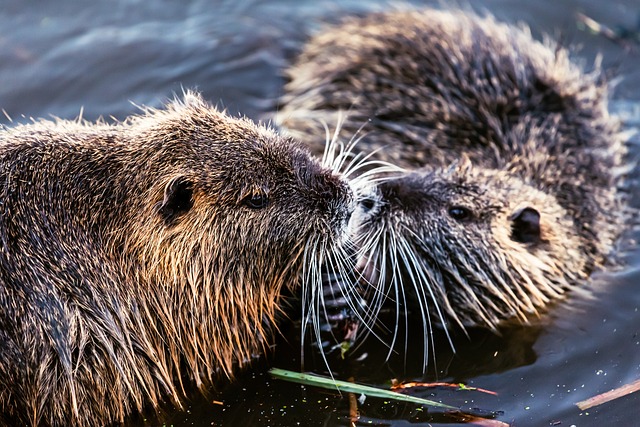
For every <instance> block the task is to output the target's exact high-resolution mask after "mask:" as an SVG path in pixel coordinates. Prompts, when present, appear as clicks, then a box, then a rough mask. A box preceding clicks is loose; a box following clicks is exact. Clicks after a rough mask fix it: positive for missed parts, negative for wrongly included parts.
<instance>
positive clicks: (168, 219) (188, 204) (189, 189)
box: [158, 176, 193, 225]
mask: <svg viewBox="0 0 640 427" xmlns="http://www.w3.org/2000/svg"><path fill="white" fill-rule="evenodd" d="M192 207H193V183H192V182H191V181H190V180H189V179H188V178H187V177H184V176H179V177H176V178H173V179H172V180H171V181H169V183H168V184H167V185H166V187H165V188H164V199H163V200H162V202H161V203H160V204H159V207H158V213H159V214H160V216H161V217H162V218H163V219H164V222H165V223H166V224H167V225H172V224H173V223H174V222H175V220H176V219H177V218H178V217H179V216H180V215H182V214H184V213H186V212H188V211H189V210H190V209H191V208H192Z"/></svg>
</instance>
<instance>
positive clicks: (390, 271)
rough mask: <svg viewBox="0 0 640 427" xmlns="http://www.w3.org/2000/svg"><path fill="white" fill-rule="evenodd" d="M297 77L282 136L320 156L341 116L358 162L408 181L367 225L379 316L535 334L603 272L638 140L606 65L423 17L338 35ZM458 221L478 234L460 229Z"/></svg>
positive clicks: (390, 184) (448, 17) (514, 32)
mask: <svg viewBox="0 0 640 427" xmlns="http://www.w3.org/2000/svg"><path fill="white" fill-rule="evenodd" d="M286 74H287V76H288V78H289V80H290V81H289V82H288V83H287V85H286V93H285V95H284V96H283V97H282V98H281V100H280V101H281V102H280V105H279V110H278V112H277V115H276V122H277V123H278V124H279V125H280V126H281V127H282V128H284V129H286V130H287V131H288V132H289V133H290V134H292V135H294V136H296V137H298V138H300V139H302V140H303V141H304V142H305V143H307V144H308V145H309V146H310V147H312V149H313V150H314V151H318V150H319V149H320V146H319V141H318V139H317V138H315V135H317V134H318V132H319V130H320V128H321V126H323V124H324V123H329V124H331V125H332V124H333V123H334V120H335V117H336V112H339V111H341V112H343V114H345V115H346V119H344V120H343V122H342V124H341V132H342V133H343V134H344V135H347V136H348V135H350V134H354V133H357V134H358V135H359V137H360V139H361V142H360V144H359V145H358V149H359V150H363V151H364V152H365V153H370V156H371V157H370V158H372V159H378V160H384V161H387V162H390V163H393V164H394V165H396V166H399V167H402V168H405V169H406V172H405V173H404V174H401V175H397V174H396V175H395V176H392V177H390V178H389V180H387V181H386V182H382V183H381V184H380V185H379V192H378V196H377V197H375V199H376V203H377V206H376V207H375V208H374V209H372V210H371V212H370V214H369V215H368V216H366V215H365V216H362V218H364V221H363V222H362V223H361V226H360V232H359V233H360V236H359V239H360V241H359V245H360V253H359V256H360V258H361V259H360V270H361V272H363V274H364V275H365V276H367V277H368V278H369V280H370V281H371V282H372V284H373V286H374V289H375V290H374V292H373V294H374V296H373V297H372V298H373V301H374V303H373V307H374V310H373V311H372V313H369V314H368V316H375V308H376V307H379V306H380V305H381V304H382V303H383V302H384V301H389V300H391V301H393V303H395V304H397V307H398V310H406V306H407V304H409V305H414V306H416V305H417V308H415V309H414V311H413V313H414V314H415V313H419V314H418V316H421V317H422V321H423V322H424V324H425V330H427V331H428V330H430V328H431V325H432V324H433V323H434V322H435V323H444V324H446V325H451V324H458V325H460V326H462V327H466V326H468V325H481V326H487V327H490V328H495V327H496V326H497V325H498V324H499V323H500V322H502V321H504V320H505V319H510V318H514V317H515V318H516V319H520V320H522V321H526V319H527V317H528V316H530V315H532V314H536V313H538V312H539V311H540V310H541V309H542V308H543V307H545V306H547V305H548V304H549V302H550V301H553V300H555V299H557V298H558V297H559V296H561V295H563V294H564V293H565V292H566V290H568V289H570V288H572V287H574V286H576V285H578V284H580V283H582V282H583V280H584V279H586V278H587V277H588V276H589V274H590V273H591V272H592V271H593V270H594V269H595V268H598V267H601V266H602V265H603V263H604V262H605V260H606V258H607V256H608V254H609V253H610V251H611V248H612V246H613V244H614V241H615V239H616V238H617V236H618V235H619V233H620V231H621V229H622V225H623V223H624V220H623V219H624V216H625V214H627V213H628V211H626V209H627V208H626V207H625V200H624V196H623V195H622V193H621V192H620V191H618V187H619V186H620V184H621V182H622V180H623V174H624V172H625V168H626V167H627V166H626V165H625V164H624V161H623V157H624V154H625V151H626V149H625V147H624V144H623V142H624V139H625V137H626V136H628V135H625V134H623V133H621V131H620V126H619V123H618V121H617V120H616V119H615V118H612V117H610V116H609V114H608V111H607V101H608V99H607V98H608V84H607V82H606V79H605V77H604V76H603V74H602V72H601V70H600V69H599V65H598V64H596V66H595V70H594V71H592V72H590V73H585V72H583V71H582V70H581V68H580V67H579V66H577V65H575V64H574V63H572V62H571V61H570V59H569V52H568V50H567V49H565V48H563V47H562V46H560V45H558V44H556V43H554V42H552V41H551V40H545V42H538V41H535V40H534V39H533V38H532V37H531V34H530V31H529V29H528V28H525V27H514V26H510V25H506V24H503V23H500V22H497V21H496V20H495V19H494V18H493V17H491V16H484V17H481V16H478V15H475V14H473V13H469V12H462V11H440V10H435V9H425V10H413V11H394V12H386V13H374V14H370V15H368V16H365V17H363V18H347V19H345V20H344V22H343V23H342V24H340V25H337V26H328V27H325V28H323V29H322V30H321V32H319V33H318V34H317V35H316V36H314V37H313V38H312V39H311V40H310V41H309V42H308V43H307V44H306V46H305V47H304V49H303V51H302V53H301V54H300V56H299V58H298V59H297V61H296V63H295V64H294V65H293V66H292V67H290V68H289V69H288V70H287V71H286ZM325 126H326V125H325ZM463 157H464V159H462V160H461V158H463ZM387 172H388V171H385V173H384V175H385V176H386V175H388V173H387ZM382 176H383V175H382V174H381V177H382ZM385 179H386V178H385ZM456 205H462V206H464V207H467V208H468V209H470V211H471V212H472V214H473V215H472V217H471V218H470V220H469V221H466V222H465V223H460V222H457V221H455V220H453V219H452V218H451V217H450V216H449V215H448V212H447V209H449V208H450V207H452V206H456ZM525 207H531V208H534V209H536V210H537V211H538V212H540V213H541V214H542V218H541V222H540V233H541V241H540V243H538V244H533V243H520V242H517V241H514V240H513V239H512V237H511V232H512V227H513V221H512V219H513V215H514V214H515V213H517V212H518V210H521V209H523V208H525ZM416 303H417V304H416Z"/></svg>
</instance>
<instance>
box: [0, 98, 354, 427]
mask: <svg viewBox="0 0 640 427" xmlns="http://www.w3.org/2000/svg"><path fill="white" fill-rule="evenodd" d="M0 164H1V165H2V168H1V172H0V209H1V212H2V216H1V219H0V307H1V310H0V372H1V373H2V375H0V420H3V421H4V422H6V423H7V424H20V425H33V426H35V425H79V426H86V425H104V424H107V423H112V422H121V421H123V419H124V418H125V416H127V414H129V413H131V412H136V411H140V410H142V409H143V408H144V407H145V406H147V405H150V406H153V407H156V406H157V405H158V403H159V402H160V401H161V400H162V399H163V398H164V397H169V398H171V399H173V400H174V401H176V402H179V399H180V397H181V396H182V394H183V390H184V383H183V381H194V382H195V383H196V384H197V385H198V386H201V385H202V384H203V382H208V381H209V380H212V379H214V378H216V377H224V376H227V377H229V376H231V375H232V372H233V369H234V366H238V365H239V366H242V365H245V364H246V363H247V361H248V360H249V359H250V358H251V356H252V355H254V354H256V353H258V352H260V351H261V350H264V348H265V347H266V346H267V345H268V341H267V339H268V337H269V326H268V324H269V323H270V321H271V320H273V318H274V315H275V314H276V313H277V312H278V310H279V308H278V303H279V294H280V290H281V289H282V288H283V287H292V286H294V285H295V284H296V282H297V280H298V276H299V275H300V272H301V270H302V268H303V264H304V265H305V266H306V268H307V269H309V268H311V269H313V268H314V267H313V265H314V263H317V262H319V259H320V258H321V257H327V256H332V251H334V250H337V248H339V247H341V246H340V245H342V244H343V243H345V236H347V223H348V221H349V218H350V216H351V213H352V211H353V210H354V205H355V198H354V194H353V189H352V188H351V185H350V184H348V183H347V182H346V181H345V180H344V179H343V178H342V177H340V176H339V175H337V174H335V173H333V172H332V171H331V170H329V169H327V168H324V167H323V166H321V165H320V163H319V162H317V161H315V160H312V158H311V157H310V155H309V154H308V151H307V150H306V149H304V148H302V147H300V146H299V145H298V144H295V143H294V142H293V141H291V140H289V139H287V138H282V137H280V136H278V135H277V134H276V133H274V132H273V131H272V130H270V129H267V128H266V127H262V126H257V125H255V124H253V123H252V122H251V121H249V120H247V119H236V118H231V117H228V116H226V115H225V114H223V113H221V112H218V111H217V110H216V109H214V108H212V107H209V106H208V105H207V104H206V103H205V102H204V101H203V100H202V99H201V98H200V97H199V96H198V95H195V94H187V95H186V96H185V99H184V101H183V102H179V101H176V102H174V103H171V104H170V105H168V106H167V108H166V109H164V110H155V109H147V110H145V112H144V114H142V115H140V116H137V117H132V118H130V119H127V120H126V121H124V122H122V123H118V124H114V125H109V124H106V123H86V122H82V121H80V120H78V121H64V120H56V121H36V122H34V123H32V124H27V125H18V126H15V127H13V128H8V129H7V128H5V129H2V131H1V132H0ZM316 268H317V267H316Z"/></svg>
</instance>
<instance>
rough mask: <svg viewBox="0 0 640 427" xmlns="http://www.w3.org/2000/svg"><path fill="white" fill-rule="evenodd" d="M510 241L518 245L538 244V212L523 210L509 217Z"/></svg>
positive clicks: (531, 209)
mask: <svg viewBox="0 0 640 427" xmlns="http://www.w3.org/2000/svg"><path fill="white" fill-rule="evenodd" d="M510 219H511V239H512V240H514V241H516V242H520V243H539V242H540V240H541V236H540V212H538V211H537V210H535V209H534V208H524V209H521V210H519V211H516V212H514V213H513V215H511V218H510Z"/></svg>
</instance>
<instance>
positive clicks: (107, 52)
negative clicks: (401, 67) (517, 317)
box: [0, 0, 640, 427]
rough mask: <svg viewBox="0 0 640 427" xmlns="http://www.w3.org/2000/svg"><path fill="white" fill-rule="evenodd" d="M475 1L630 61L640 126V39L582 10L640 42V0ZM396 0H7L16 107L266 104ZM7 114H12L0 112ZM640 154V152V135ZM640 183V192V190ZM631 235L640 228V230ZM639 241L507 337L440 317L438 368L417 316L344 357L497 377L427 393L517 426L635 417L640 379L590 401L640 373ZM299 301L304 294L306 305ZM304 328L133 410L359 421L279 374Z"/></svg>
mask: <svg viewBox="0 0 640 427" xmlns="http://www.w3.org/2000/svg"><path fill="white" fill-rule="evenodd" d="M413 3H416V4H421V3H422V2H418V1H415V2H413ZM435 3H436V2H424V4H435ZM469 3H471V2H469ZM473 6H474V7H475V8H477V9H486V10H489V11H491V12H492V13H494V14H496V16H497V17H498V18H499V19H502V20H504V21H507V22H526V23H527V24H528V25H530V26H531V27H532V31H533V33H534V35H536V36H539V35H540V34H542V33H548V34H551V35H552V36H555V37H561V38H562V40H563V41H564V43H565V44H570V45H574V44H577V45H581V46H582V49H581V50H580V51H579V53H578V54H577V55H576V57H577V58H578V59H579V60H582V61H583V62H584V64H585V66H586V67H587V68H589V65H590V64H593V62H594V60H595V58H596V56H597V55H598V54H599V53H602V56H603V65H604V67H605V68H607V69H613V70H614V71H615V72H616V73H617V74H618V75H620V76H621V80H620V82H619V84H618V85H617V87H616V89H615V92H614V103H613V106H614V107H616V108H617V110H618V112H620V113H622V115H623V116H625V117H626V120H627V121H628V123H629V124H630V125H634V126H638V125H640V107H639V104H638V101H639V100H640V57H639V55H638V53H637V52H634V51H633V49H629V48H628V44H625V43H619V42H617V41H616V40H615V39H612V38H611V37H608V36H606V35H604V34H603V33H598V32H597V31H596V32H595V33H594V29H593V28H591V30H590V31H589V29H588V28H584V25H582V27H581V26H580V25H579V23H578V22H577V18H576V16H577V15H576V13H577V12H580V13H583V14H584V15H585V16H588V17H590V18H593V19H594V20H596V21H597V22H598V23H601V24H602V25H606V26H607V27H608V28H611V29H614V30H616V31H618V30H619V29H630V30H629V31H630V32H629V34H630V37H629V38H628V40H630V41H631V43H633V37H632V36H633V32H632V31H631V30H632V29H634V28H636V27H637V25H638V22H637V21H638V16H639V15H640V4H638V3H637V0H616V1H611V2H601V1H598V0H566V1H564V2H557V1H554V0H541V1H535V2H531V1H526V0H483V1H477V2H473ZM387 7H388V2H385V1H380V0H372V1H369V2H366V3H364V2H359V1H356V0H351V1H346V2H334V1H320V2H311V1H300V2H289V1H286V0H273V1H270V2H258V1H255V0H250V1H248V0H241V1H238V2H233V1H215V2H210V1H204V0H196V1H190V2H182V1H177V0H176V1H171V0H163V1H157V2H144V1H139V0H114V1H111V2H95V3H91V6H88V3H86V2H80V1H77V0H62V1H59V2H48V3H47V2H35V1H27V2H25V1H18V0H4V1H2V2H1V6H0V28H1V29H2V31H1V32H0V81H1V82H2V84H1V85H0V108H1V109H2V110H4V111H5V112H6V113H7V114H8V115H9V116H10V117H12V118H13V119H14V121H20V122H24V121H25V120H27V118H28V117H48V116H49V115H56V116H60V117H64V118H73V117H75V116H77V115H78V114H79V112H80V111H81V110H83V115H84V117H85V118H87V119H91V120H93V119H95V118H97V117H100V116H104V117H109V116H114V117H116V118H120V119H121V118H124V117H125V116H126V115H128V114H131V113H134V112H136V110H137V107H136V106H135V105H133V104H147V105H152V106H157V105H159V104H160V103H161V102H162V101H163V100H165V99H167V98H169V97H172V96H173V94H174V93H176V92H180V91H181V90H182V88H183V87H184V88H198V89H199V90H200V91H202V92H203V94H204V95H205V97H206V98H208V99H210V100H211V101H212V102H213V103H218V104H219V105H222V106H224V107H226V108H227V109H228V111H229V112H231V113H233V114H235V113H243V114H245V115H248V116H249V117H251V118H253V119H258V118H260V117H261V116H262V114H263V113H265V112H266V111H268V110H270V109H271V108H273V106H274V99H276V98H277V96H278V95H279V94H280V92H281V90H282V84H283V80H282V77H281V69H282V68H283V67H284V66H285V65H286V63H287V60H288V59H289V58H291V56H292V55H293V54H294V52H295V51H296V49H298V48H299V46H300V44H301V43H302V42H303V41H304V39H305V37H306V33H307V32H308V31H311V30H312V29H315V28H318V25H319V23H320V22H322V21H326V20H329V21H335V20H336V19H337V18H338V17H339V16H341V15H343V14H345V13H363V12H366V11H369V10H381V9H385V8H387ZM620 34H627V33H625V32H624V31H621V30H620ZM0 122H1V123H8V120H7V119H6V118H5V117H4V116H3V115H0ZM632 154H633V155H634V156H639V155H640V150H639V149H638V145H637V144H635V145H634V146H633V147H632ZM637 187H638V186H637V185H636V186H635V188H634V189H633V190H632V197H633V199H634V201H635V202H636V203H637V204H640V194H639V190H638V188H637ZM631 237H632V238H635V239H638V238H640V233H639V232H638V231H636V232H634V233H631ZM626 246H627V248H626V249H627V251H628V255H627V260H628V265H627V267H625V268H624V269H623V270H622V271H619V272H612V273H602V274H598V275H596V276H595V277H594V278H593V280H592V281H591V282H590V284H589V285H588V286H589V291H590V292H589V295H586V294H587V293H585V294H584V295H583V294H581V293H576V294H574V295H571V297H570V298H569V299H568V300H567V301H565V302H562V303H560V304H559V305H558V306H556V307H554V308H553V309H552V310H551V312H550V314H549V315H548V316H545V318H544V319H542V321H541V322H540V324H538V325H536V326H527V327H523V326H520V327H517V326H514V327H510V328H506V329H504V330H503V331H501V332H502V333H501V335H499V336H498V335H495V334H493V333H490V332H487V331H482V330H472V331H470V332H469V336H468V337H467V336H464V335H463V334H456V335H455V337H454V341H455V345H456V349H457V352H456V353H455V354H454V353H453V352H452V351H451V349H450V347H449V344H448V341H447V339H446V337H445V336H444V335H443V334H442V332H441V331H440V332H436V333H435V335H434V342H435V345H434V347H433V348H435V352H433V351H432V354H431V357H432V358H431V359H430V364H429V368H428V370H427V372H423V343H422V342H421V340H422V338H421V335H420V333H416V332H415V331H413V329H412V327H413V325H412V324H411V323H410V324H409V328H410V330H409V331H407V334H408V336H409V337H410V340H409V345H408V347H407V349H406V350H404V348H402V345H401V346H400V347H398V352H397V353H393V354H392V355H391V358H390V360H389V361H388V362H387V361H386V356H387V353H388V349H387V348H386V347H385V346H384V344H383V343H382V342H380V341H379V340H376V339H374V338H370V339H368V340H367V341H366V342H365V343H364V344H363V345H362V346H360V347H357V348H356V349H355V350H354V352H353V353H354V354H352V355H350V356H349V357H348V358H347V360H346V361H345V360H342V359H340V358H337V359H336V358H335V356H334V355H331V357H332V361H331V363H332V365H331V366H332V368H333V369H335V371H336V373H337V374H338V375H339V376H341V377H342V376H344V377H345V378H346V377H348V376H355V377H356V380H357V381H359V382H363V383H368V384H373V385H379V386H385V385H387V382H388V381H389V380H391V379H392V378H396V379H398V380H400V381H430V382H431V381H456V382H457V381H463V382H465V383H467V384H468V385H470V386H476V387H481V388H484V389H488V390H492V391H495V392H496V393H497V396H493V395H489V394H484V393H477V392H469V391H465V392H458V391H455V390H451V389H446V388H435V389H424V390H418V391H416V393H415V394H416V395H418V396H420V397H426V398H431V399H434V398H435V399H442V400H443V401H445V402H447V403H452V404H459V405H461V406H463V407H468V408H481V409H483V410H488V411H500V412H499V414H500V415H499V416H498V418H499V419H500V420H502V421H504V422H507V423H509V422H513V423H514V425H516V426H541V425H562V426H570V425H576V426H580V427H585V426H600V425H634V423H636V422H637V419H636V418H637V414H638V405H639V404H640V393H636V394H633V395H629V396H626V397H624V398H620V399H617V400H615V401H612V402H609V403H607V404H604V405H601V406H599V407H596V408H593V409H591V410H588V411H580V410H579V409H578V408H577V407H576V406H575V403H576V402H578V401H580V400H584V399H586V398H589V397H591V396H594V395H596V394H598V393H603V392H605V391H608V390H610V389H612V388H617V387H620V386H622V385H624V384H627V383H630V382H632V381H634V380H636V379H638V378H640V292H638V289H637V286H638V283H640V252H638V250H637V249H636V244H635V242H629V243H627V245H626ZM296 313H298V314H296ZM299 313H300V312H299V311H296V310H295V307H294V308H293V309H292V311H291V316H292V318H295V316H297V315H298V316H299ZM401 334H404V331H401ZM299 337H300V325H299V323H295V322H293V323H292V322H283V324H282V336H281V337H279V338H278V340H277V342H276V343H275V345H274V347H273V354H271V355H269V356H268V357H265V358H261V359H259V360H256V363H255V364H254V365H253V366H252V369H251V370H250V371H246V372H243V373H240V374H239V377H238V379H237V381H235V382H232V383H230V384H223V385H220V386H219V388H217V389H216V390H215V391H211V392H210V393H209V394H208V395H206V396H201V395H200V394H199V393H197V392H196V391H195V390H193V391H192V392H191V393H189V394H190V397H191V399H192V400H190V401H188V402H187V403H186V409H187V410H186V411H179V410H175V409H173V408H171V407H166V408H164V411H165V412H164V414H163V416H162V417H160V418H159V419H152V418H150V419H147V420H146V421H145V420H143V419H137V420H132V425H158V424H162V423H165V424H166V425H176V426H178V425H201V426H204V425H207V426H208V425H225V426H236V425H237V426H253V425H271V426H294V425H303V426H316V425H318V426H320V425H322V426H324V425H327V426H333V425H349V422H350V421H349V398H348V396H347V395H342V396H341V395H339V394H337V393H335V392H331V391H327V390H320V389H315V388H312V387H305V386H300V385H296V384H291V383H286V382H283V381H280V380H274V379H272V378H270V377H269V375H268V374H267V373H266V371H267V369H268V368H269V367H274V366H275V367H279V368H284V369H291V370H299V369H300V366H301V363H300V348H301V343H300V338H299ZM388 337H389V336H386V337H385V339H384V341H387V338H388ZM387 342H388V341H387ZM305 345H306V350H305V355H306V361H305V369H308V370H314V371H315V372H318V373H326V366H325V364H324V361H323V360H322V358H321V357H319V355H318V353H317V351H315V350H314V348H313V347H312V340H307V341H306V344H305ZM314 351H315V353H314ZM365 355H366V357H365ZM214 401H215V402H214ZM358 409H359V411H360V415H361V418H360V419H359V421H358V423H357V425H386V426H396V427H397V426H407V425H415V424H420V423H427V422H429V423H430V425H441V424H447V425H451V423H452V421H451V420H448V419H446V418H442V417H441V416H438V415H436V414H434V413H430V412H429V411H425V410H423V409H422V408H419V407H417V406H415V405H411V404H398V403H389V402H386V401H384V400H382V399H374V398H368V399H366V400H365V401H364V402H361V403H358Z"/></svg>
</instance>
